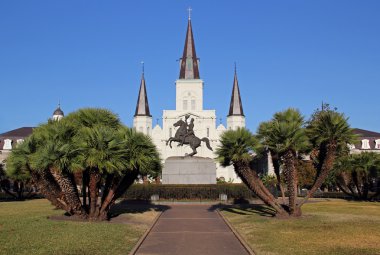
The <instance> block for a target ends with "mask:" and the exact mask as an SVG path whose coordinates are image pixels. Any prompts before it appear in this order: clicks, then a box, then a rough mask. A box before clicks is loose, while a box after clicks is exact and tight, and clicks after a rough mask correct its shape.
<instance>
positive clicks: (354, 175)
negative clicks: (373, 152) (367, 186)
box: [352, 171, 363, 198]
mask: <svg viewBox="0 0 380 255" xmlns="http://www.w3.org/2000/svg"><path fill="white" fill-rule="evenodd" d="M358 174H359V173H358V172H356V171H353V172H352V181H353V182H354V184H355V187H356V191H357V192H358V195H359V197H360V198H363V194H362V190H361V188H360V185H359V179H358Z"/></svg>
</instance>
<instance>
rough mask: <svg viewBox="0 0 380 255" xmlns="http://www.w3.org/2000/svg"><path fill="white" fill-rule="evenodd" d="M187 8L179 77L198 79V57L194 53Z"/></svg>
mask: <svg viewBox="0 0 380 255" xmlns="http://www.w3.org/2000/svg"><path fill="white" fill-rule="evenodd" d="M190 11H191V9H190V8H189V21H188V23H187V32H186V40H185V47H184V49H183V55H182V58H181V70H180V73H179V78H180V79H199V69H198V59H197V54H196V53H195V44H194V36H193V29H192V27H191V17H190Z"/></svg>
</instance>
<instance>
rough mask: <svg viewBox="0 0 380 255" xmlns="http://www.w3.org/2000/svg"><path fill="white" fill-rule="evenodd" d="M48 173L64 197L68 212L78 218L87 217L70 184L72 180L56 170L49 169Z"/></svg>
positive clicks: (75, 190)
mask: <svg viewBox="0 0 380 255" xmlns="http://www.w3.org/2000/svg"><path fill="white" fill-rule="evenodd" d="M50 172H51V174H52V175H53V177H54V179H55V181H56V182H57V184H58V185H59V187H60V188H61V190H62V192H63V193H64V195H65V198H66V202H67V204H68V208H69V210H70V211H68V212H69V213H70V214H74V215H78V216H80V217H87V213H86V211H85V210H84V209H83V207H82V204H81V201H80V199H79V194H78V190H77V187H76V186H75V184H74V183H73V182H72V179H71V178H70V177H69V176H67V175H64V174H62V173H61V172H60V171H59V170H58V169H55V168H51V169H50Z"/></svg>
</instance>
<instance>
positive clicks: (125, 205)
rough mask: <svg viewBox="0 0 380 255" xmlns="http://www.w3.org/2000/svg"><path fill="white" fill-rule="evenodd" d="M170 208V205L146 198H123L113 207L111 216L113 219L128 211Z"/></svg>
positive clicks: (139, 211)
mask: <svg viewBox="0 0 380 255" xmlns="http://www.w3.org/2000/svg"><path fill="white" fill-rule="evenodd" d="M168 209H170V206H167V205H156V204H152V203H151V202H150V201H146V200H122V201H120V202H119V203H117V204H115V205H114V206H113V207H112V208H111V210H110V213H109V216H110V219H111V220H112V218H115V217H117V216H119V215H121V214H126V213H132V214H136V213H144V212H148V211H155V212H163V211H165V210H168Z"/></svg>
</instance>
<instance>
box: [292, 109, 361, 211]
mask: <svg viewBox="0 0 380 255" xmlns="http://www.w3.org/2000/svg"><path fill="white" fill-rule="evenodd" d="M307 133H308V136H309V137H310V140H311V142H312V144H313V147H314V148H316V149H317V151H318V158H319V164H318V167H317V170H318V172H319V174H318V176H317V178H316V180H315V182H314V184H313V186H312V188H311V189H310V191H309V192H308V193H307V195H306V196H305V198H304V199H303V200H302V201H301V203H300V204H299V205H298V206H299V207H301V206H302V205H303V204H304V203H305V202H306V201H307V200H308V199H309V198H310V197H312V196H313V194H314V193H315V191H316V190H317V189H319V188H320V187H321V186H322V184H323V182H324V181H325V180H326V178H327V176H328V175H329V173H330V172H331V170H332V168H333V165H334V161H335V158H336V156H337V155H338V153H340V152H341V151H342V150H344V149H346V148H347V144H353V143H354V142H355V140H356V136H355V135H354V133H353V132H352V129H351V128H350V125H349V124H348V119H347V118H346V117H345V116H344V114H342V113H338V112H336V111H334V110H327V111H320V112H318V113H317V114H315V115H314V116H313V119H312V120H311V121H310V122H309V124H308V126H307Z"/></svg>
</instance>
